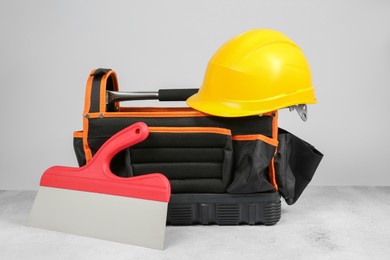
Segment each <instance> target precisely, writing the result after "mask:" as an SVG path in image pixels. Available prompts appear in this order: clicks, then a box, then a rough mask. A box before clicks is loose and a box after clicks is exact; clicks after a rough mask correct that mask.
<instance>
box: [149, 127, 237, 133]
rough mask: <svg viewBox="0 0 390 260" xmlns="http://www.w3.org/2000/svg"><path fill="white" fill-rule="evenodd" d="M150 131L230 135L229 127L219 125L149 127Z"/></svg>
mask: <svg viewBox="0 0 390 260" xmlns="http://www.w3.org/2000/svg"><path fill="white" fill-rule="evenodd" d="M149 131H150V132H151V133H212V134H223V135H232V132H231V131H230V129H226V128H219V127H159V126H151V127H149Z"/></svg>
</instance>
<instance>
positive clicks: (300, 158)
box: [275, 128, 323, 205]
mask: <svg viewBox="0 0 390 260" xmlns="http://www.w3.org/2000/svg"><path fill="white" fill-rule="evenodd" d="M278 139H279V146H278V152H277V154H276V156H275V171H276V181H277V184H278V187H279V192H280V194H281V195H282V197H283V198H284V199H285V200H286V203H287V204H288V205H292V204H294V203H295V202H296V201H297V200H298V198H299V197H300V196H301V194H302V192H303V191H304V189H305V188H306V186H307V185H308V184H309V182H310V181H311V180H312V178H313V175H314V173H315V171H316V169H317V167H318V165H319V164H320V162H321V160H322V157H323V154H322V153H321V152H319V151H318V150H317V149H315V148H314V146H312V145H311V144H309V143H307V142H305V141H303V140H302V139H300V138H298V137H296V136H295V135H293V134H291V133H289V132H288V131H286V130H284V129H281V128H279V135H278Z"/></svg>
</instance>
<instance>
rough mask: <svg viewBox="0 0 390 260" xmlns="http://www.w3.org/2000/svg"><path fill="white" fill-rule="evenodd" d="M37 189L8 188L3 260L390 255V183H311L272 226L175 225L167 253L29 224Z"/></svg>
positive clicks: (0, 236) (0, 194)
mask: <svg viewBox="0 0 390 260" xmlns="http://www.w3.org/2000/svg"><path fill="white" fill-rule="evenodd" d="M35 194H36V192H32V191H0V259H390V187H309V188H308V189H307V190H306V191H305V192H304V194H303V195H302V197H301V198H300V200H299V201H298V202H297V204H296V205H293V206H287V205H286V204H284V203H283V205H282V219H281V220H280V222H279V223H278V224H276V225H275V226H270V227H269V226H189V227H167V231H166V242H165V245H166V249H165V250H164V251H159V250H151V249H146V248H141V247H136V246H129V245H125V244H119V243H115V242H110V241H103V240H98V239H92V238H86V237H79V236H75V235H70V234H63V233H58V232H53V231H47V230H40V229H35V228H30V227H26V226H24V222H25V220H26V218H27V216H28V214H29V211H30V209H31V206H32V203H33V200H34V197H35Z"/></svg>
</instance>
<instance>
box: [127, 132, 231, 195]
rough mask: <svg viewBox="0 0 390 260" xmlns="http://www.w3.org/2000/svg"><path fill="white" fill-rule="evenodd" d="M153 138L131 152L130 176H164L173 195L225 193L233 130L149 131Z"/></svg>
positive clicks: (131, 149) (129, 161) (129, 158)
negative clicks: (148, 174)
mask: <svg viewBox="0 0 390 260" xmlns="http://www.w3.org/2000/svg"><path fill="white" fill-rule="evenodd" d="M149 131H150V134H149V137H148V138H147V139H146V140H145V141H144V142H142V143H139V144H137V145H135V146H133V147H131V148H129V149H128V150H129V151H128V158H127V160H128V165H130V167H131V170H130V172H129V176H137V175H141V174H147V173H154V172H158V173H162V174H164V175H165V176H167V178H168V179H169V180H170V182H171V188H172V193H223V192H225V191H226V187H227V185H228V184H229V183H230V181H231V175H232V164H233V162H232V139H231V132H230V130H229V129H224V128H217V127H149Z"/></svg>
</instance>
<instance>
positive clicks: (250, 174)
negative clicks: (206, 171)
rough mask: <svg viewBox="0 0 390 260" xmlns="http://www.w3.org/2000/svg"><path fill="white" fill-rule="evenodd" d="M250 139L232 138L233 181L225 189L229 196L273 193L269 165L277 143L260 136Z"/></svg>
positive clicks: (253, 136)
mask: <svg viewBox="0 0 390 260" xmlns="http://www.w3.org/2000/svg"><path fill="white" fill-rule="evenodd" d="M242 137H245V136H242ZM251 137H252V138H238V137H237V136H233V151H234V152H233V155H234V179H233V181H232V183H231V184H230V186H229V187H228V189H227V192H229V193H231V194H239V193H241V194H248V193H257V192H269V191H275V188H274V186H273V185H272V184H271V182H270V178H269V165H270V162H271V160H272V158H273V156H274V154H275V149H276V146H277V142H276V141H275V140H272V139H270V138H268V137H265V136H262V135H252V136H251ZM250 139H252V140H250ZM261 139H263V140H261ZM265 139H267V140H269V142H265V141H264V140H265Z"/></svg>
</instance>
